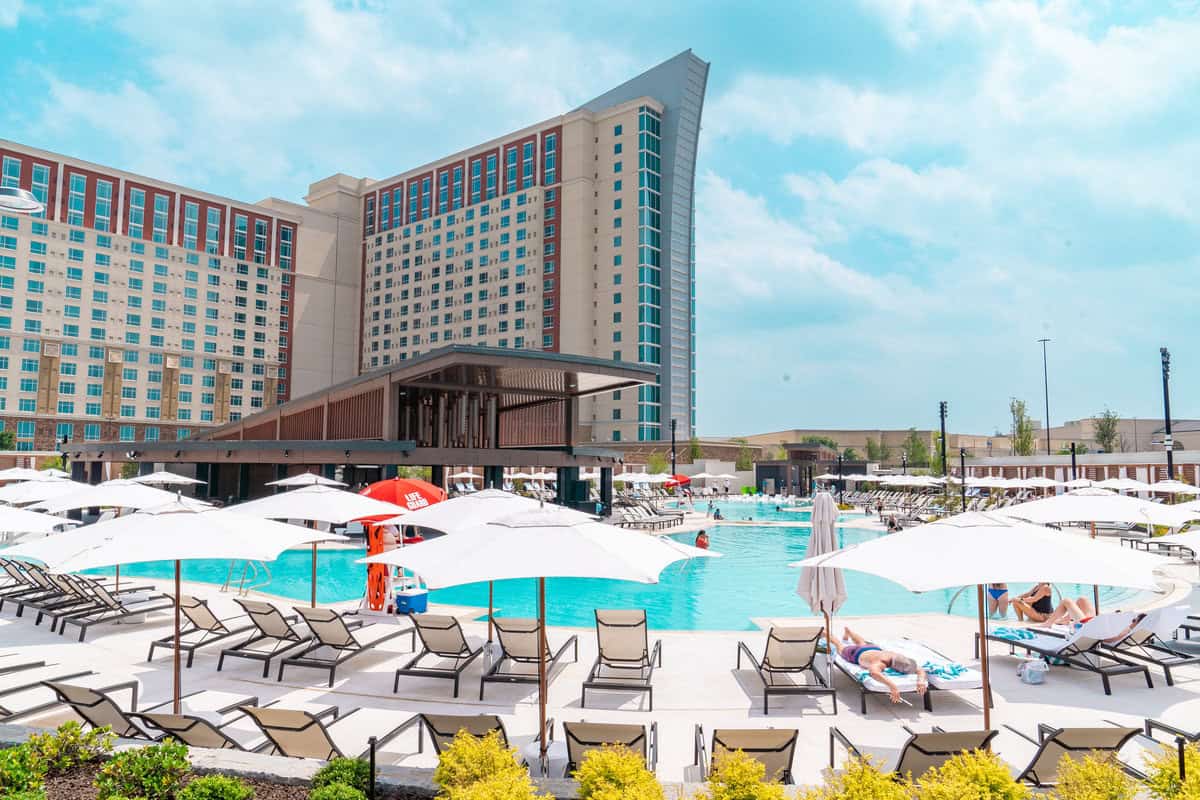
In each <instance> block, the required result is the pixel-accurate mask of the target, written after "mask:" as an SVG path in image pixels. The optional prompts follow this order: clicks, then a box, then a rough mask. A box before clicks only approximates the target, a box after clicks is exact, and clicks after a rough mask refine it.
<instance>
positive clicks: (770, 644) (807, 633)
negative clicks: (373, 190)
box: [737, 627, 837, 714]
mask: <svg viewBox="0 0 1200 800" xmlns="http://www.w3.org/2000/svg"><path fill="white" fill-rule="evenodd" d="M822 634H823V631H822V629H821V628H777V627H772V628H771V630H769V631H767V644H766V646H765V647H764V648H763V656H762V659H761V660H759V659H757V658H755V657H754V653H752V652H751V651H750V648H749V646H748V645H747V644H746V643H745V642H738V649H737V666H738V669H741V668H742V655H743V654H744V655H745V656H746V658H747V659H749V661H750V663H751V664H753V665H754V670H755V672H757V673H758V677H759V679H761V680H762V684H763V713H764V714H768V713H770V707H769V701H770V697H771V695H773V694H776V695H785V694H816V695H829V696H830V697H831V698H833V713H834V714H836V713H837V691H836V690H835V689H834V688H833V687H832V686H830V685H829V684H828V682H826V680H825V676H824V675H822V674H821V671H820V670H818V669H817V668H816V660H817V643H818V641H819V640H820V639H821V636H822ZM805 673H808V674H811V675H812V677H813V679H814V680H815V681H816V683H815V684H814V683H797V682H795V681H794V680H792V678H795V677H799V676H803V675H804V674H805Z"/></svg>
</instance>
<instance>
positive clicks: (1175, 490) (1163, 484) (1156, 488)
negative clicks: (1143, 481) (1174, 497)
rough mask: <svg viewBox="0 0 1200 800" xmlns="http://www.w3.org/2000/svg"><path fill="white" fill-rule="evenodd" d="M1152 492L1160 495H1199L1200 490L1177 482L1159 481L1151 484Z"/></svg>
mask: <svg viewBox="0 0 1200 800" xmlns="http://www.w3.org/2000/svg"><path fill="white" fill-rule="evenodd" d="M1150 491H1152V492H1156V493H1158V494H1198V495H1200V488H1198V487H1196V486H1192V485H1191V484H1190V483H1184V482H1183V481H1177V480H1174V479H1172V480H1166V481H1157V482H1155V483H1152V484H1150Z"/></svg>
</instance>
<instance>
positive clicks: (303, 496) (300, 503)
mask: <svg viewBox="0 0 1200 800" xmlns="http://www.w3.org/2000/svg"><path fill="white" fill-rule="evenodd" d="M407 510H408V509H406V508H404V507H402V506H398V505H396V504H395V503H386V502H384V501H382V500H376V499H374V498H372V497H366V496H364V495H361V494H357V493H355V492H348V491H346V490H345V489H337V488H335V487H333V486H316V485H311V486H303V487H301V488H299V489H293V490H292V491H290V492H281V493H279V494H269V495H267V496H266V497H260V498H258V499H257V500H250V501H249V502H246V503H238V504H237V505H235V506H230V507H229V508H228V509H227V512H228V513H230V514H239V515H242V516H249V517H258V518H261V519H304V520H311V521H313V522H329V523H334V524H338V525H340V524H342V523H345V522H350V521H351V520H355V519H363V518H364V517H377V516H379V515H386V516H388V517H394V516H396V515H398V514H403V513H405V512H406V511H407Z"/></svg>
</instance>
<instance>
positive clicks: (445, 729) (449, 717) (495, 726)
mask: <svg viewBox="0 0 1200 800" xmlns="http://www.w3.org/2000/svg"><path fill="white" fill-rule="evenodd" d="M418 716H419V717H420V720H421V727H420V728H419V729H418V730H419V731H420V732H419V734H418V739H417V752H419V753H421V752H424V751H425V734H426V733H428V734H429V741H430V742H432V743H433V752H434V754H435V755H441V754H442V750H444V749H446V746H447V745H449V744H450V742H452V741H454V737H455V736H457V735H458V734H459V732H460V731H466V732H467V733H469V734H471V735H472V736H478V737H484V736H487V735H488V734H489V733H491V732H492V731H495V732H496V733H498V734H499V735H500V743H501V744H503V745H504V746H505V747H508V732H507V731H505V730H504V723H503V722H501V721H500V718H499V717H497V716H496V715H494V714H473V715H470V716H462V715H457V714H419V715H418Z"/></svg>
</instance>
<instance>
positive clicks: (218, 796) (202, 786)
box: [175, 775, 254, 800]
mask: <svg viewBox="0 0 1200 800" xmlns="http://www.w3.org/2000/svg"><path fill="white" fill-rule="evenodd" d="M252 797H254V787H252V786H250V785H249V784H247V783H246V782H245V781H242V780H238V779H237V778H230V777H228V776H226V775H205V776H204V777H202V778H196V779H195V780H193V781H190V782H189V783H188V785H187V786H184V787H183V788H182V789H180V790H179V793H178V794H176V795H175V798H176V800H250V798H252Z"/></svg>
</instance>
